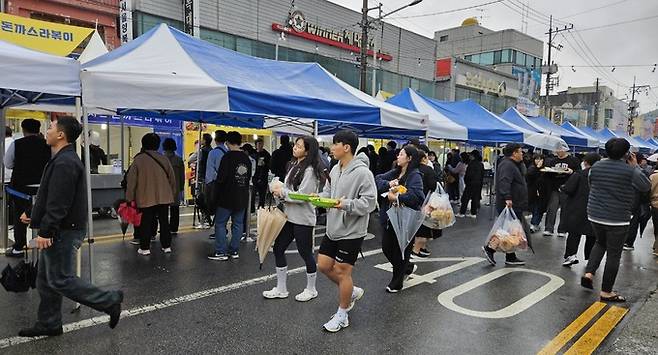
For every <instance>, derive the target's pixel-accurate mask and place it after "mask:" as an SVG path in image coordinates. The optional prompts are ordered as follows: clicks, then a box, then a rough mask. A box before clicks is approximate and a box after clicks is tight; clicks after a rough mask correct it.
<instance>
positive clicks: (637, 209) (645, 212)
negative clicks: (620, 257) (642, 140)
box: [623, 153, 653, 251]
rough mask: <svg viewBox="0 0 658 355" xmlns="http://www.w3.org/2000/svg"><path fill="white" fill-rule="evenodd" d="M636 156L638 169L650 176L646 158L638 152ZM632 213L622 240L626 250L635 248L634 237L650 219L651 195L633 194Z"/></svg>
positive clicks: (644, 193) (647, 193) (641, 231)
mask: <svg viewBox="0 0 658 355" xmlns="http://www.w3.org/2000/svg"><path fill="white" fill-rule="evenodd" d="M636 157H637V164H638V166H639V167H640V170H642V172H643V173H644V175H645V176H646V177H650V176H651V174H652V173H653V171H652V170H651V167H650V166H649V165H647V159H646V158H645V157H644V156H643V155H642V154H640V153H637V155H636ZM632 215H633V217H632V218H631V224H630V225H629V226H628V235H627V236H626V242H624V247H623V249H624V250H627V251H633V250H635V239H637V234H638V232H639V233H640V236H642V234H644V230H645V229H646V227H647V224H648V223H649V220H650V219H651V196H650V193H649V192H638V193H636V194H635V201H634V203H633V213H632Z"/></svg>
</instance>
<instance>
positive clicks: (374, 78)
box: [370, 3, 384, 97]
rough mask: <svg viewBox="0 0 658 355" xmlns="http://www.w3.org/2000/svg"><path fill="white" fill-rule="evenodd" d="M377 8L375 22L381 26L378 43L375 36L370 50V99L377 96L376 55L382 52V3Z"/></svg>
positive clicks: (377, 64)
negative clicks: (377, 12)
mask: <svg viewBox="0 0 658 355" xmlns="http://www.w3.org/2000/svg"><path fill="white" fill-rule="evenodd" d="M378 8H379V15H378V16H377V20H378V22H379V25H380V26H381V38H380V39H379V42H377V36H373V39H374V40H375V44H374V46H373V49H372V63H373V65H372V87H371V88H370V89H371V91H372V97H375V96H377V69H378V68H379V67H380V66H381V64H380V63H381V61H380V60H379V58H377V55H379V52H381V50H382V41H383V40H384V21H382V20H381V19H382V18H383V16H382V3H379V6H378Z"/></svg>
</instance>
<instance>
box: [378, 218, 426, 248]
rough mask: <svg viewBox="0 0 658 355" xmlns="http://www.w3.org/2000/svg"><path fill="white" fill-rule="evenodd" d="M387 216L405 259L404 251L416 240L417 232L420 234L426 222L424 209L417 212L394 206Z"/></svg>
mask: <svg viewBox="0 0 658 355" xmlns="http://www.w3.org/2000/svg"><path fill="white" fill-rule="evenodd" d="M386 214H387V215H388V218H389V220H390V221H391V225H392V226H393V230H394V231H395V235H396V236H397V238H398V244H399V245H400V252H401V253H402V258H403V259H404V249H406V248H407V246H408V245H409V243H411V241H412V240H413V239H414V236H415V235H416V232H418V229H419V228H420V226H421V225H422V224H423V221H424V220H425V214H424V213H423V212H422V209H421V210H420V211H416V210H414V209H411V208H409V207H407V206H393V207H391V208H389V209H388V211H386Z"/></svg>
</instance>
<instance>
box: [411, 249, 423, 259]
mask: <svg viewBox="0 0 658 355" xmlns="http://www.w3.org/2000/svg"><path fill="white" fill-rule="evenodd" d="M426 257H427V255H423V254H421V253H420V252H418V253H416V252H415V251H413V250H412V251H411V258H412V259H422V258H426Z"/></svg>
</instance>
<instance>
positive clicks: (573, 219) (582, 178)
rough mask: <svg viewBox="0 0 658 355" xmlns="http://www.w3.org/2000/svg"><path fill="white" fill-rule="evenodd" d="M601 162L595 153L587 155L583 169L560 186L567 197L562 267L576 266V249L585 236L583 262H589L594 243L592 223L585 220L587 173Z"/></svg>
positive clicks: (587, 189)
mask: <svg viewBox="0 0 658 355" xmlns="http://www.w3.org/2000/svg"><path fill="white" fill-rule="evenodd" d="M599 160H601V156H600V155H598V154H597V153H588V154H587V155H585V158H584V159H583V166H584V169H583V170H582V171H577V172H575V173H574V174H573V175H571V177H569V180H567V182H566V183H565V184H564V185H562V187H561V188H560V192H563V193H564V194H566V195H567V200H566V204H565V206H564V207H563V208H565V210H566V211H565V212H566V213H565V218H566V219H565V221H564V223H565V227H566V229H567V233H568V236H567V244H566V248H565V251H564V262H563V263H562V265H563V266H571V265H573V264H578V262H579V261H578V257H577V255H576V254H577V253H578V247H579V246H580V239H581V237H582V236H583V235H585V260H589V256H590V254H591V251H592V248H593V247H594V243H595V242H596V237H595V236H594V230H593V229H592V223H591V222H590V221H589V220H588V219H587V201H588V200H589V172H590V168H591V167H592V166H594V164H595V163H596V162H598V161H599Z"/></svg>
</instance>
